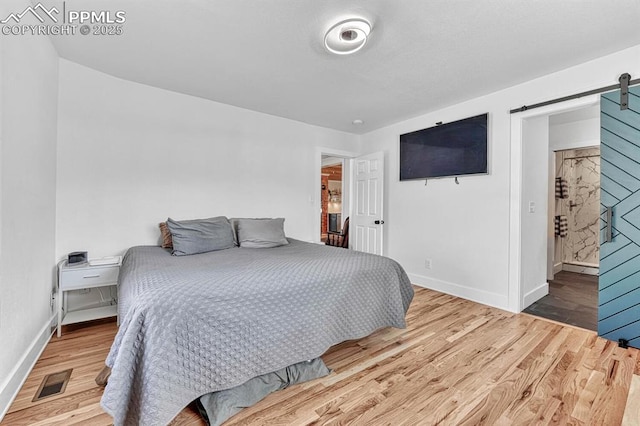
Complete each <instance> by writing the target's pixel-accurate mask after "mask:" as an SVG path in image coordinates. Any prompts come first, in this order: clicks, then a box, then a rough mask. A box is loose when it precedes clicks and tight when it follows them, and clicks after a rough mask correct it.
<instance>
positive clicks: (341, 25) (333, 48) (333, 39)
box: [324, 18, 371, 55]
mask: <svg viewBox="0 0 640 426" xmlns="http://www.w3.org/2000/svg"><path fill="white" fill-rule="evenodd" d="M370 32H371V24H369V22H367V21H365V20H364V19H362V18H352V19H347V20H346V21H341V22H338V23H337V24H335V25H334V26H332V27H331V28H329V30H328V31H327V33H326V34H325V35H324V47H326V48H327V50H328V51H329V52H331V53H335V54H336V55H348V54H350V53H355V52H357V51H358V50H360V49H362V48H363V47H364V45H365V44H366V43H367V37H368V36H369V33H370Z"/></svg>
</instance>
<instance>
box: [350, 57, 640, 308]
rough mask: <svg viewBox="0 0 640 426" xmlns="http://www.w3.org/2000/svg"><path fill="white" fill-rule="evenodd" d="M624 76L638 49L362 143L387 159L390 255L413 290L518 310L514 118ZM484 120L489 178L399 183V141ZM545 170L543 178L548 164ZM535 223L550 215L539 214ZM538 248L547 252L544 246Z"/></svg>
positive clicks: (638, 68) (638, 61)
mask: <svg viewBox="0 0 640 426" xmlns="http://www.w3.org/2000/svg"><path fill="white" fill-rule="evenodd" d="M624 72H629V73H631V75H640V45H638V46H635V47H633V48H631V49H627V50H624V51H621V52H618V53H615V54H612V55H609V56H606V57H603V58H600V59H597V60H595V61H591V62H587V63H585V64H581V65H579V66H576V67H572V68H569V69H567V70H564V71H561V72H557V73H554V74H550V75H548V76H545V77H541V78H539V79H536V80H532V81H529V82H527V83H524V84H521V85H518V86H515V87H511V88H508V89H505V90H502V91H499V92H496V93H493V94H490V95H487V96H483V97H479V98H476V99H472V100H470V101H467V102H464V103H460V104H457V105H454V106H451V107H448V108H445V109H442V110H440V111H436V112H432V113H428V114H425V115H422V116H419V117H416V118H413V119H411V120H407V121H404V122H401V123H398V124H395V125H392V126H389V127H385V128H383V129H380V130H377V131H374V132H371V133H368V134H365V135H363V136H362V151H363V152H374V151H379V150H382V151H384V152H385V153H386V164H385V169H386V170H385V173H386V176H387V177H388V178H387V181H386V182H385V191H386V194H385V209H386V218H385V227H384V232H385V241H387V247H386V254H387V255H389V256H391V257H392V258H395V259H396V260H398V261H399V262H400V263H401V264H402V265H403V266H404V267H405V268H406V269H407V271H408V272H409V274H410V276H411V278H412V281H413V282H414V283H416V284H420V285H424V286H428V287H431V288H435V289H438V290H441V291H446V292H449V293H452V294H456V295H458V296H462V297H467V298H469V299H472V300H476V301H479V302H482V303H486V304H489V305H493V306H497V307H501V308H505V309H510V310H518V307H517V306H516V304H515V303H511V298H510V296H513V295H514V294H520V295H524V293H525V292H522V293H517V292H516V291H515V290H514V288H513V286H514V285H515V284H518V283H517V281H518V280H519V278H511V277H510V262H511V266H512V267H513V263H514V262H513V259H511V258H510V257H511V256H510V252H516V251H515V248H510V237H511V230H510V208H511V203H510V200H511V197H512V196H513V195H512V194H514V193H517V194H519V193H520V188H519V187H516V188H514V191H513V192H512V191H511V189H512V188H511V185H512V184H513V185H520V182H519V181H518V182H515V181H514V182H512V178H511V172H512V169H513V170H514V173H516V175H518V176H519V174H520V173H521V171H522V170H521V169H520V164H519V163H517V162H516V163H512V159H511V149H512V146H511V144H512V141H511V133H510V132H511V130H510V129H511V121H510V119H511V116H510V114H509V110H510V109H513V108H516V107H519V106H521V105H526V104H529V105H531V104H533V103H536V102H540V101H545V100H548V99H552V98H556V97H559V96H564V95H569V94H572V93H577V92H582V91H585V90H590V89H593V88H597V87H600V86H605V85H610V84H613V83H615V82H617V79H618V77H619V76H620V74H622V73H624ZM484 112H489V114H490V115H489V170H490V174H489V175H488V176H474V177H466V178H465V177H463V178H460V185H455V183H454V182H453V179H443V180H432V181H429V184H428V185H427V186H425V185H424V181H422V182H420V181H414V182H399V180H398V136H399V135H400V134H402V133H406V132H410V131H414V130H418V129H422V128H425V127H430V126H433V125H435V123H436V122H438V121H444V122H449V121H453V120H458V119H461V118H465V117H470V116H473V115H477V114H481V113H484ZM536 158H538V156H536ZM545 158H546V153H545ZM517 160H518V161H520V159H519V158H518V159H517ZM524 161H525V162H527V161H534V160H529V159H527V158H525V159H524ZM541 167H542V168H543V174H544V176H545V177H546V173H547V164H546V162H544V164H543V165H541ZM539 191H541V193H534V194H529V195H530V196H531V198H530V199H532V200H540V201H539V202H538V204H539V205H544V204H546V203H545V201H544V200H545V199H546V197H547V193H546V192H547V186H546V185H544V187H541V188H539ZM535 215H543V216H546V215H547V212H546V210H541V209H537V210H536V213H535ZM537 222H540V223H542V222H544V223H546V221H542V220H541V221H536V223H537ZM516 228H517V231H516V232H522V233H523V234H529V233H532V234H537V235H545V234H546V227H544V228H543V229H542V230H540V229H526V228H524V227H522V228H521V227H520V226H519V224H518V226H516ZM539 243H543V244H545V247H544V248H543V249H542V250H543V251H544V250H546V239H545V240H544V241H543V242H539ZM535 250H540V248H536V249H535ZM426 258H429V259H432V269H430V270H429V269H426V268H425V259H426ZM544 267H545V268H546V262H545V265H544ZM516 276H520V275H519V271H518V274H516ZM527 279H528V278H527ZM530 281H531V282H535V281H536V277H532V278H531V280H530ZM518 297H520V296H518ZM518 303H522V299H521V300H520V301H519V302H518Z"/></svg>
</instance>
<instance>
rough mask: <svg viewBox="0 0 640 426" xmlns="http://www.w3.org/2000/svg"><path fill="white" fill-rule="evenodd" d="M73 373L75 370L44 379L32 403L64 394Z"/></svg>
mask: <svg viewBox="0 0 640 426" xmlns="http://www.w3.org/2000/svg"><path fill="white" fill-rule="evenodd" d="M72 371H73V368H70V369H68V370H64V371H60V372H58V373H53V374H47V375H46V376H45V377H44V379H42V383H40V387H39V388H38V391H37V392H36V396H34V397H33V401H32V402H36V401H40V400H41V399H44V398H48V397H50V396H54V395H59V394H61V393H64V390H65V389H66V388H67V383H69V378H70V377H71V372H72Z"/></svg>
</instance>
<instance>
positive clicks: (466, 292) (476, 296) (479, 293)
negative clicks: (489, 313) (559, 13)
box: [408, 274, 508, 309]
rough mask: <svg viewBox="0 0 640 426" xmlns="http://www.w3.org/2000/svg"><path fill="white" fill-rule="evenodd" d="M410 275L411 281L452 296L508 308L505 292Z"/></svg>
mask: <svg viewBox="0 0 640 426" xmlns="http://www.w3.org/2000/svg"><path fill="white" fill-rule="evenodd" d="M408 275H409V280H410V281H411V283H412V284H414V285H417V286H419V287H424V288H429V289H431V290H436V291H439V292H442V293H447V294H450V295H452V296H456V297H461V298H463V299H467V300H471V301H473V302H477V303H482V304H483V305H488V306H493V307H495V308H499V309H507V302H508V299H507V296H505V295H504V294H499V293H492V292H489V291H484V290H478V289H477V288H473V287H467V286H464V285H460V284H455V283H450V282H447V281H442V280H438V279H435V278H430V277H425V276H424V275H417V274H408Z"/></svg>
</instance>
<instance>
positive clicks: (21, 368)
mask: <svg viewBox="0 0 640 426" xmlns="http://www.w3.org/2000/svg"><path fill="white" fill-rule="evenodd" d="M3 3H4V4H3V7H4V8H3V10H5V9H7V10H8V9H11V10H13V9H15V10H21V9H24V8H25V7H26V5H27V4H29V3H28V2H26V1H17V2H16V1H13V2H10V3H9V2H6V3H5V2H3ZM2 16H6V15H2ZM1 43H2V45H1V48H0V49H1V50H0V60H1V62H2V64H1V65H2V66H1V70H0V74H1V78H0V82H1V83H0V95H1V99H2V100H1V105H0V110H1V120H0V128H1V132H0V143H1V150H2V152H1V155H0V207H1V208H0V210H1V213H0V341H1V342H2V345H0V418H1V417H2V415H3V413H4V411H5V410H6V409H7V408H8V405H9V403H10V402H11V400H12V398H13V397H14V395H15V393H16V392H17V390H18V389H19V387H20V385H21V382H22V380H23V379H24V378H25V377H26V374H28V372H29V370H30V367H31V365H32V363H33V362H35V360H36V359H37V357H38V355H39V352H40V350H41V349H42V348H43V347H44V344H45V343H46V341H47V339H48V337H49V336H50V334H51V333H50V319H51V314H52V310H51V307H50V304H49V302H50V294H51V289H52V287H53V285H54V284H53V277H54V267H55V254H54V250H55V195H56V190H55V186H56V126H57V124H56V123H57V116H56V108H57V97H58V57H57V53H56V51H55V49H54V48H53V46H52V44H51V43H50V41H49V39H48V38H47V37H37V36H24V37H23V36H9V37H7V36H3V37H2V42H1Z"/></svg>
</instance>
